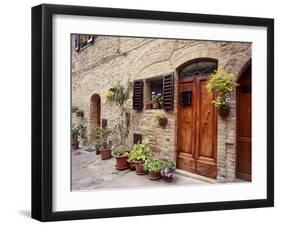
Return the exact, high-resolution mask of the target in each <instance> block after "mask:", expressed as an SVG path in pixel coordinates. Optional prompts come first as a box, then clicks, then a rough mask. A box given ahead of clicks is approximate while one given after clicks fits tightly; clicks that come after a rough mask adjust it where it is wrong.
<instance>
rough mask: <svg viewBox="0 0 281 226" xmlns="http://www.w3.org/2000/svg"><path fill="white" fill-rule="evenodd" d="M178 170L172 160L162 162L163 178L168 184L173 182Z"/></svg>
mask: <svg viewBox="0 0 281 226" xmlns="http://www.w3.org/2000/svg"><path fill="white" fill-rule="evenodd" d="M175 170H176V166H175V164H174V163H173V162H172V161H170V160H162V169H161V176H162V178H163V180H164V181H165V182H167V183H170V182H172V180H173V174H174V171H175Z"/></svg>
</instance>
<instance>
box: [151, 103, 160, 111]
mask: <svg viewBox="0 0 281 226" xmlns="http://www.w3.org/2000/svg"><path fill="white" fill-rule="evenodd" d="M152 106H153V109H159V108H160V104H159V103H158V102H157V103H153V104H152Z"/></svg>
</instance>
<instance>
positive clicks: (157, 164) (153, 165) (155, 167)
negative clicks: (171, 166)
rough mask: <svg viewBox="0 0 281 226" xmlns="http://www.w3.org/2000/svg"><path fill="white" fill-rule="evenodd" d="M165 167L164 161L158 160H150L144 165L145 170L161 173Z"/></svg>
mask: <svg viewBox="0 0 281 226" xmlns="http://www.w3.org/2000/svg"><path fill="white" fill-rule="evenodd" d="M162 167H163V161H162V160H160V159H157V158H148V159H147V160H146V161H145V163H144V170H146V171H153V172H160V171H161V170H162Z"/></svg>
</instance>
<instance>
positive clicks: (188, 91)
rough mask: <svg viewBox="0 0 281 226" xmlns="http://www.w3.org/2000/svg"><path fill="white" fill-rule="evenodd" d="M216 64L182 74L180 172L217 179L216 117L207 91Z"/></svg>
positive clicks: (196, 66)
mask: <svg viewBox="0 0 281 226" xmlns="http://www.w3.org/2000/svg"><path fill="white" fill-rule="evenodd" d="M215 69H217V62H216V61H213V60H212V61H211V60H201V61H196V62H193V63H191V64H189V65H187V66H186V67H184V68H183V69H182V70H180V71H179V80H178V81H179V82H178V92H179V93H178V97H179V100H178V133H177V135H178V139H177V141H178V142H177V168H178V169H182V170H185V171H189V172H192V173H196V174H200V175H203V176H206V177H210V178H216V177H217V161H216V158H217V148H216V137H217V116H216V109H215V107H214V105H213V103H212V100H213V94H210V93H208V91H207V90H206V87H205V86H206V83H207V79H208V75H210V73H212V72H213V70H215Z"/></svg>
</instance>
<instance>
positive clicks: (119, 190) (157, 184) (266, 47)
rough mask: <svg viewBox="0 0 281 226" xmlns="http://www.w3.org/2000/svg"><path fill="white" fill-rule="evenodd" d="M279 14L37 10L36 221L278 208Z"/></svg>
mask: <svg viewBox="0 0 281 226" xmlns="http://www.w3.org/2000/svg"><path fill="white" fill-rule="evenodd" d="M273 88H274V21H273V19H267V18H250V17H235V16H218V15H202V14H189V13H176V12H160V11H143V10H132V9H113V8H96V7H82V6H64V5H46V4H43V5H39V6H35V7H33V8H32V217H33V218H35V219H38V220H40V221H55V220H70V219H85V218H103V217H122V216H134V215H148V214H167V213H180V212H192V211H211V210H224V209H225V210H226V209H239V208H257V207H270V206H273V205H274V190H273V188H274V161H273V156H274V126H273V125H274V90H273Z"/></svg>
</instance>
